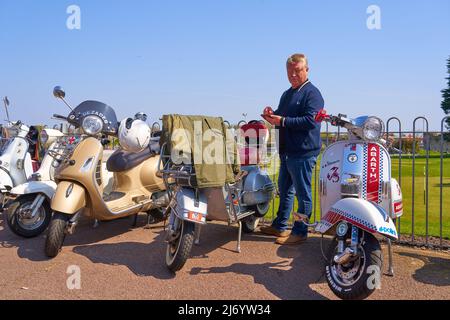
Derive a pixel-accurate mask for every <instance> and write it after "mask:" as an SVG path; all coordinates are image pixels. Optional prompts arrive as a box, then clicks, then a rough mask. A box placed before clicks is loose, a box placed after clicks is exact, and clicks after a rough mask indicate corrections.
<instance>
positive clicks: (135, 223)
mask: <svg viewBox="0 0 450 320" xmlns="http://www.w3.org/2000/svg"><path fill="white" fill-rule="evenodd" d="M138 215H139V213H136V214H135V215H134V220H133V224H132V226H133V228H136V226H137V219H138Z"/></svg>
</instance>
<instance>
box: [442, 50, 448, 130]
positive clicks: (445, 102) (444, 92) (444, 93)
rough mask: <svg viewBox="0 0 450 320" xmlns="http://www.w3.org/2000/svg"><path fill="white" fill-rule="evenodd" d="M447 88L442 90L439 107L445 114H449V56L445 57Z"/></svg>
mask: <svg viewBox="0 0 450 320" xmlns="http://www.w3.org/2000/svg"><path fill="white" fill-rule="evenodd" d="M447 74H448V77H447V78H446V79H447V89H444V90H442V91H441V92H442V98H444V100H442V103H441V108H442V110H444V112H445V114H446V115H450V57H449V58H448V59H447ZM446 122H447V129H450V119H447V121H446Z"/></svg>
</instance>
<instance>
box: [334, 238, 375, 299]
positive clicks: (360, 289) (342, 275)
mask: <svg viewBox="0 0 450 320" xmlns="http://www.w3.org/2000/svg"><path fill="white" fill-rule="evenodd" d="M330 249H331V250H330V251H331V252H332V254H331V255H330V256H329V257H328V258H329V262H328V264H327V266H326V278H327V283H328V286H329V287H330V289H331V290H332V291H333V293H334V294H335V295H337V296H338V297H339V298H341V299H344V300H361V299H365V298H367V297H368V296H370V295H371V294H372V293H373V292H374V291H375V289H376V288H377V287H379V283H380V281H381V272H382V264H383V256H382V254H381V247H380V243H379V242H378V240H377V239H376V238H375V237H374V236H373V235H371V234H370V233H367V232H366V233H364V237H363V240H362V243H361V244H360V246H359V256H358V257H357V258H356V259H354V260H353V259H352V260H351V261H349V262H348V263H345V264H337V263H336V262H335V261H334V255H335V254H336V253H337V240H336V238H335V239H334V240H333V242H332V244H331V247H330Z"/></svg>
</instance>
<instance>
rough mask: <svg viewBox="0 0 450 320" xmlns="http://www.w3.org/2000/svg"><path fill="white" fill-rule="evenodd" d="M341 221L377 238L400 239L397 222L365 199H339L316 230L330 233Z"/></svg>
mask: <svg viewBox="0 0 450 320" xmlns="http://www.w3.org/2000/svg"><path fill="white" fill-rule="evenodd" d="M340 221H347V222H348V223H350V224H352V225H354V226H356V227H358V228H360V229H362V230H364V231H366V232H369V233H371V234H373V235H374V236H375V237H377V238H379V237H380V236H383V237H386V238H389V239H391V240H397V239H398V234H397V229H396V227H395V224H394V222H393V221H392V219H391V218H390V217H389V215H388V214H387V213H386V211H385V210H384V209H383V208H382V207H380V206H378V205H376V204H374V203H373V202H370V201H367V200H364V199H358V198H345V199H342V200H339V201H338V202H336V203H335V204H334V205H333V206H332V207H331V208H330V210H329V211H328V212H327V213H326V214H325V215H324V216H323V217H322V219H321V221H320V222H319V223H318V225H317V226H316V228H315V230H316V231H317V232H320V233H322V234H330V233H332V232H333V230H334V229H335V226H336V225H337V224H338V223H339V222H340Z"/></svg>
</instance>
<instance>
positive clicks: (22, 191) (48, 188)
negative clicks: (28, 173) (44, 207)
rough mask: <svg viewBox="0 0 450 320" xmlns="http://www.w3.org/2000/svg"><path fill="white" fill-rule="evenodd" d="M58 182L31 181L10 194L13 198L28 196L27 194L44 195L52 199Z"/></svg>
mask: <svg viewBox="0 0 450 320" xmlns="http://www.w3.org/2000/svg"><path fill="white" fill-rule="evenodd" d="M56 187H57V185H56V182H54V181H51V180H49V181H30V182H26V183H24V184H21V185H18V186H17V187H14V188H12V189H11V191H10V194H11V195H12V196H15V195H17V196H19V195H26V194H35V193H42V194H44V195H45V196H46V197H47V198H48V199H52V198H53V195H54V194H55V190H56Z"/></svg>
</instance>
